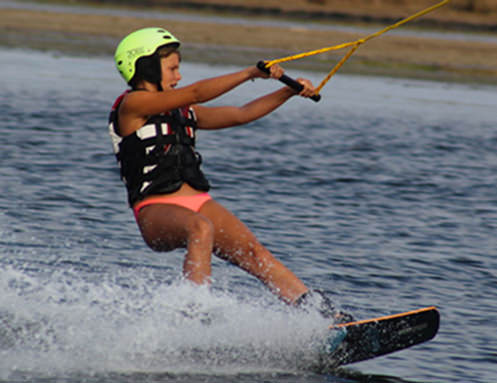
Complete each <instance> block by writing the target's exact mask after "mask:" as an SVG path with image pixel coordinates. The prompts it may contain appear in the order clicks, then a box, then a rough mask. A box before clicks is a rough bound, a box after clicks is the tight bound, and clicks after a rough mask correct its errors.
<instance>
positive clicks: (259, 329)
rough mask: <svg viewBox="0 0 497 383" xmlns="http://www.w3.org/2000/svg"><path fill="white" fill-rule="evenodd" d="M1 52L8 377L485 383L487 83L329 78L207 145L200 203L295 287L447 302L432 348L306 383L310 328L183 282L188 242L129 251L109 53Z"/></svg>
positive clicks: (310, 375) (0, 205)
mask: <svg viewBox="0 0 497 383" xmlns="http://www.w3.org/2000/svg"><path fill="white" fill-rule="evenodd" d="M0 56H1V57H2V80H1V85H2V87H1V88H2V92H1V95H0V110H2V119H1V122H0V129H1V132H2V137H3V145H2V156H1V157H0V158H1V160H0V161H1V173H0V177H1V181H2V182H1V186H0V187H1V193H0V243H1V249H2V250H1V253H0V291H2V293H1V294H0V324H1V326H0V339H1V342H2V343H1V347H0V379H1V381H4V382H13V381H16V382H28V381H29V382H32V381H44V382H83V381H84V382H115V381H121V382H143V381H145V382H172V381H185V382H232V381H240V382H245V381H247V382H249V381H250V382H253V381H266V382H451V383H453V382H469V381H470V382H477V383H478V382H493V381H495V380H496V379H497V363H496V362H497V346H496V344H497V336H496V335H495V323H496V321H497V310H496V306H495V301H496V293H497V272H496V270H497V261H496V253H497V239H496V236H495V230H496V228H497V197H496V193H495V190H496V186H497V155H496V151H495V146H496V144H497V133H496V131H495V125H496V124H495V123H496V117H495V109H496V106H497V89H496V88H495V87H484V86H470V85H457V84H445V83H437V82H424V81H410V80H402V79H388V78H373V77H360V76H357V77H354V76H343V75H337V76H336V77H334V78H333V80H332V81H331V82H330V83H329V84H328V85H327V86H326V87H325V89H324V90H323V98H322V101H321V102H320V103H317V104H315V103H313V102H311V101H308V100H301V99H294V100H292V101H290V102H289V103H288V104H287V105H285V106H284V107H282V108H281V109H279V110H278V111H277V112H275V113H274V114H272V115H271V116H268V117H266V118H264V119H263V120H261V121H259V122H256V123H252V124H250V125H248V126H246V127H242V128H237V129H231V130H223V131H215V132H201V133H200V135H199V143H198V146H199V150H200V151H201V152H202V154H203V157H204V163H205V167H204V170H205V171H206V173H207V174H208V175H209V178H210V180H211V183H212V184H213V189H212V195H213V196H214V198H216V199H217V200H218V201H220V202H221V203H223V204H225V205H226V206H227V207H228V208H230V209H231V210H232V211H234V212H235V213H236V214H237V215H238V216H239V217H240V218H241V219H242V220H244V221H245V222H246V223H247V224H248V225H249V226H250V227H251V228H252V229H253V231H254V232H255V233H256V234H257V235H258V237H259V238H260V240H261V241H262V242H263V243H265V244H266V245H267V246H268V247H269V248H270V249H272V250H273V251H274V253H275V254H276V255H277V256H278V257H279V258H280V259H281V260H282V261H283V262H285V263H286V264H287V265H288V266H289V267H290V268H291V269H292V270H294V271H295V272H296V273H297V274H298V275H299V276H300V277H301V278H302V279H303V280H304V281H305V282H306V283H307V284H308V285H309V286H312V287H320V288H322V289H324V290H326V291H328V292H329V293H330V295H331V296H332V297H333V298H334V299H335V300H336V301H337V302H338V303H339V304H340V305H341V306H342V308H344V309H346V310H348V311H350V312H352V313H353V314H354V315H355V316H356V317H357V318H367V317H371V316H375V315H383V314H390V313H395V312H398V311H405V310H410V309H415V308H418V307H423V306H428V305H436V306H438V307H439V309H440V312H441V317H442V321H441V328H440V332H439V334H438V335H437V337H436V338H435V339H434V340H433V341H431V342H428V343H426V344H424V345H420V346H417V347H415V348H413V349H410V350H407V351H403V352H400V353H397V354H394V355H391V356H388V357H382V358H378V359H375V360H372V361H368V362H363V363H359V364H355V365H352V366H349V367H347V368H344V369H341V370H338V371H328V372H325V373H321V374H318V373H316V372H313V370H312V364H313V362H314V361H315V360H316V352H317V350H318V348H319V340H320V336H321V335H322V332H323V328H324V327H325V324H326V323H325V322H324V321H323V320H322V319H321V318H319V316H318V315H316V314H313V313H308V314H305V313H299V312H295V311H293V310H290V309H288V308H287V307H285V306H284V305H283V304H282V303H280V302H278V301H277V299H276V298H274V297H273V296H272V295H271V294H270V293H269V292H267V291H266V290H265V289H264V288H263V287H262V286H261V285H260V284H259V282H258V281H256V280H255V279H253V278H251V277H249V276H247V275H245V274H244V273H242V272H241V271H239V270H237V269H236V268H234V267H232V266H230V265H227V264H226V263H224V262H221V261H219V260H216V261H215V263H214V268H213V273H214V284H213V287H212V289H211V290H207V289H203V288H200V289H199V288H194V287H192V286H189V285H188V284H187V283H185V282H184V281H182V280H181V276H180V270H181V263H182V255H183V251H176V252H173V253H166V254H158V253H154V252H152V251H151V250H149V249H148V248H147V247H146V246H145V244H144V243H143V242H142V239H141V237H140V235H139V233H138V230H137V228H136V225H135V223H134V222H133V217H132V214H131V212H130V211H129V209H127V207H126V196H125V192H124V188H123V186H122V185H121V183H120V180H119V177H118V171H117V169H116V164H115V160H114V157H113V154H112V153H111V143H110V139H109V138H108V136H107V127H106V119H107V113H108V109H109V107H110V104H111V103H112V101H113V100H114V98H115V97H116V96H117V95H118V94H119V93H120V92H121V90H122V88H123V87H122V84H121V80H120V79H119V78H118V76H117V74H116V73H115V71H114V68H113V63H112V59H111V58H110V57H100V58H81V57H77V58H75V57H67V56H63V55H56V54H52V53H42V52H34V51H22V50H5V49H2V50H0ZM234 69H235V68H232V67H223V66H215V67H214V66H208V65H202V64H191V63H188V62H185V63H183V67H182V70H183V75H184V78H185V79H187V80H185V83H187V82H191V81H194V80H196V79H200V78H204V77H207V76H214V75H217V74H221V73H225V72H226V71H230V70H234ZM291 74H292V73H291ZM293 74H296V75H299V74H298V73H293ZM306 76H308V77H310V78H312V79H313V80H314V81H315V82H316V83H317V82H319V80H320V79H321V77H322V76H323V74H321V73H308V74H306ZM278 86H279V85H278V84H277V83H275V82H272V81H269V80H267V81H263V80H258V81H256V82H255V83H252V82H249V83H247V84H245V85H244V86H242V87H240V88H239V89H238V90H236V91H235V92H233V93H230V95H229V96H226V97H224V98H223V99H221V100H219V103H226V102H230V103H236V104H241V103H243V102H246V101H248V100H250V99H251V98H253V97H256V96H258V95H260V94H262V92H265V91H269V90H272V89H274V88H275V87H278ZM185 313H188V315H185ZM206 323H208V324H206Z"/></svg>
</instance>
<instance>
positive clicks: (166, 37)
mask: <svg viewBox="0 0 497 383" xmlns="http://www.w3.org/2000/svg"><path fill="white" fill-rule="evenodd" d="M162 38H163V39H166V40H171V36H162Z"/></svg>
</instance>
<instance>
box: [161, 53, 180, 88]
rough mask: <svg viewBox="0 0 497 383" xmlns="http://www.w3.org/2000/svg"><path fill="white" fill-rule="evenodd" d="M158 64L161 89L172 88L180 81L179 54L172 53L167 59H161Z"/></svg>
mask: <svg viewBox="0 0 497 383" xmlns="http://www.w3.org/2000/svg"><path fill="white" fill-rule="evenodd" d="M160 64H161V70H162V81H161V85H162V89H164V90H166V89H172V88H174V87H175V86H176V85H178V82H179V81H180V80H181V74H180V73H179V64H180V56H179V54H177V53H175V52H173V53H171V54H170V55H169V56H167V57H161V59H160Z"/></svg>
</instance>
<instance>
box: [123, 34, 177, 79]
mask: <svg viewBox="0 0 497 383" xmlns="http://www.w3.org/2000/svg"><path fill="white" fill-rule="evenodd" d="M173 44H174V45H176V46H177V47H179V46H180V44H181V43H180V41H179V40H178V39H177V38H176V37H174V36H173V35H172V34H171V33H169V32H168V31H166V30H165V29H163V28H143V29H139V30H137V31H135V32H132V33H130V34H129V35H128V36H126V37H125V38H124V39H123V40H122V41H121V42H120V43H119V45H118V46H117V49H116V53H115V54H114V60H115V62H116V66H117V70H118V71H119V73H121V76H123V78H124V80H125V81H126V82H129V81H130V80H131V79H132V78H133V76H134V75H135V72H136V65H135V64H136V61H137V60H138V59H140V58H142V57H147V56H151V55H153V54H154V53H155V52H156V51H157V49H158V48H159V47H162V46H165V45H173Z"/></svg>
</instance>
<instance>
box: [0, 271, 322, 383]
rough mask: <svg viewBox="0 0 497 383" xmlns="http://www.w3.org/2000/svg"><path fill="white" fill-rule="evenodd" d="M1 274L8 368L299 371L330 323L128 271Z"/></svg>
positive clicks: (0, 339) (4, 365) (1, 367)
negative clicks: (94, 274)
mask: <svg viewBox="0 0 497 383" xmlns="http://www.w3.org/2000/svg"><path fill="white" fill-rule="evenodd" d="M100 277H101V278H99V279H98V280H95V279H94V278H93V280H90V279H89V278H86V277H85V276H84V275H81V273H80V272H78V271H77V270H74V269H72V270H65V271H60V270H59V271H56V272H45V273H43V272H42V273H40V271H39V270H37V271H36V272H35V273H33V272H31V271H29V270H25V269H22V268H19V267H14V266H7V267H5V268H3V269H2V270H1V272H0V289H1V290H2V295H1V297H0V307H2V311H1V312H0V322H1V324H2V326H1V329H0V372H1V376H0V377H1V378H3V379H8V377H9V376H12V374H17V373H19V372H22V373H29V374H31V373H35V374H36V375H37V376H40V374H41V375H49V376H53V375H58V376H60V374H63V375H66V374H73V373H83V372H84V373H86V374H88V373H92V374H98V373H108V372H140V371H146V372H148V373H150V372H157V373H163V372H168V373H183V372H188V373H192V372H193V373H195V372H201V373H204V374H205V373H206V372H207V373H208V372H215V373H220V372H230V371H236V372H240V371H250V372H254V371H255V372H263V371H272V372H274V371H275V370H282V371H292V370H295V369H299V368H303V367H305V365H307V366H308V365H309V363H311V361H313V360H314V361H315V360H316V356H317V355H316V353H317V352H318V350H319V339H320V338H322V334H323V333H324V331H325V328H326V323H323V320H322V319H321V318H320V317H319V316H318V315H317V314H313V313H302V312H296V311H295V310H291V309H289V308H287V307H285V306H284V305H282V304H278V302H276V301H275V300H270V299H264V298H261V299H259V300H257V301H250V302H248V301H242V300H240V299H238V298H236V297H235V296H233V295H230V294H229V293H226V292H221V291H213V290H211V289H208V288H206V287H197V286H193V285H191V284H190V283H188V282H185V281H174V282H172V283H168V284H164V283H161V282H160V281H158V280H157V279H156V278H154V276H153V275H152V274H151V273H149V272H143V271H137V270H127V271H122V270H121V271H119V272H118V273H117V274H113V275H110V274H103V275H101V276H100Z"/></svg>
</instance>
